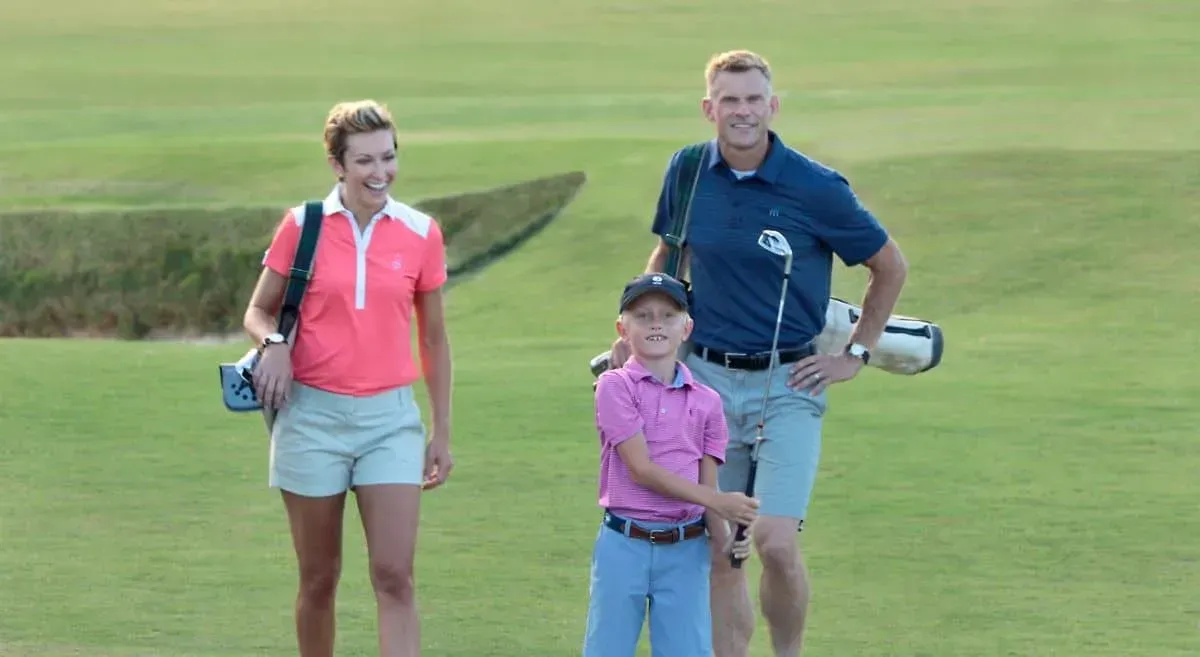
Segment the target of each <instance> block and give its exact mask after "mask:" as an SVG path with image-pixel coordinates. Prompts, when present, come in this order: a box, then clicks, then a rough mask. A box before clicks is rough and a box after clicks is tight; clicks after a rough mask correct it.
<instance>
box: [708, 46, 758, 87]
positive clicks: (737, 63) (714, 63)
mask: <svg viewBox="0 0 1200 657" xmlns="http://www.w3.org/2000/svg"><path fill="white" fill-rule="evenodd" d="M746 71H758V72H760V73H762V74H763V76H765V77H766V78H767V84H770V83H771V65H770V64H768V63H767V60H766V59H765V58H764V57H763V56H762V55H759V54H758V53H754V52H751V51H749V50H729V51H726V52H722V53H717V54H716V55H713V56H712V59H710V60H708V67H707V68H705V70H704V79H705V81H706V82H707V83H708V88H709V89H712V85H713V81H714V80H716V79H717V74H718V73H745V72H746Z"/></svg>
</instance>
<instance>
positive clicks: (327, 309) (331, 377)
mask: <svg viewBox="0 0 1200 657" xmlns="http://www.w3.org/2000/svg"><path fill="white" fill-rule="evenodd" d="M339 189H340V185H339V186H338V187H335V188H334V190H333V192H331V193H330V194H329V196H328V197H326V198H325V207H324V215H325V219H324V223H323V224H322V225H321V236H320V238H319V240H318V241H317V251H316V254H315V255H314V256H313V278H312V280H311V281H309V284H308V289H307V290H306V291H305V294H304V300H303V301H302V302H301V303H300V321H299V325H298V328H297V332H296V341H295V345H294V346H293V347H292V370H293V378H294V379H295V380H296V381H298V382H300V383H303V384H305V385H308V386H312V387H314V388H320V389H321V390H325V391H328V392H334V393H338V394H344V395H356V396H366V395H373V394H376V393H379V392H383V391H385V390H388V389H391V388H396V387H400V386H405V385H409V384H411V383H413V382H414V381H416V380H417V379H419V378H420V369H419V368H418V367H417V363H416V359H415V358H414V357H413V353H412V337H411V336H410V318H411V317H412V313H413V293H414V292H426V291H430V290H435V289H437V288H438V287H440V286H441V285H442V284H443V283H445V282H446V253H445V248H444V245H443V242H442V232H441V229H440V227H439V226H438V224H437V222H436V221H434V219H433V218H432V217H430V216H428V215H426V214H424V213H422V212H419V211H417V210H415V209H413V208H411V207H409V206H407V205H405V204H403V203H400V202H398V201H396V200H394V199H392V198H390V197H389V198H388V200H387V203H386V204H385V205H384V206H383V210H382V211H380V212H379V213H378V214H376V215H375V216H374V217H372V218H371V221H370V223H368V224H367V227H366V229H365V230H360V229H359V227H358V224H357V223H356V222H355V221H354V218H353V217H352V216H351V214H350V211H349V210H347V209H346V208H345V206H343V205H342V202H341V199H340V197H339V194H338V191H339ZM303 222H304V206H299V207H296V208H292V209H291V210H289V211H288V213H287V216H285V217H284V218H283V221H281V222H280V224H279V228H278V229H277V230H276V231H275V237H274V239H273V240H272V241H271V247H270V249H268V250H267V253H266V255H265V256H264V257H263V264H265V265H266V266H267V267H269V268H271V270H272V271H274V272H275V273H277V274H279V275H281V276H285V277H286V276H287V275H288V273H289V272H290V271H291V267H292V258H293V257H294V256H295V253H296V243H297V242H298V241H299V239H300V227H301V225H302V224H303Z"/></svg>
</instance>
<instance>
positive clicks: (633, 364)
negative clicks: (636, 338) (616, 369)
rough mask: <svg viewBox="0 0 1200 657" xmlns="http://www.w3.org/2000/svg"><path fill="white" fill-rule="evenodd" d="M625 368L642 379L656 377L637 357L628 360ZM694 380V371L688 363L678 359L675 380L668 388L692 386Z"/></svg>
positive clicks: (636, 377)
mask: <svg viewBox="0 0 1200 657" xmlns="http://www.w3.org/2000/svg"><path fill="white" fill-rule="evenodd" d="M625 369H627V370H629V371H630V372H631V373H632V374H633V375H634V379H639V380H640V379H654V373H653V372H651V371H650V370H648V369H646V366H645V365H642V363H641V361H639V360H638V359H636V358H632V357H631V358H630V359H629V360H628V361H626V362H625ZM655 380H657V379H655ZM692 382H693V379H692V371H691V370H689V369H688V367H687V365H684V364H683V363H682V362H679V361H676V362H675V380H674V381H672V382H671V383H670V384H668V385H667V387H668V388H682V387H684V386H687V387H691V386H692Z"/></svg>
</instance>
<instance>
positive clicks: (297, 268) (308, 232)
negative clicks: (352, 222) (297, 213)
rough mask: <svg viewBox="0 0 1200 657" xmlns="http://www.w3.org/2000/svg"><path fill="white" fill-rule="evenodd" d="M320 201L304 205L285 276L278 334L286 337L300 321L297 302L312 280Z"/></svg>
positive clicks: (322, 206)
mask: <svg viewBox="0 0 1200 657" xmlns="http://www.w3.org/2000/svg"><path fill="white" fill-rule="evenodd" d="M324 207H325V204H324V202H323V201H308V202H306V203H305V204H304V225H303V226H302V228H301V229H300V240H299V241H298V243H297V244H296V255H295V258H294V259H293V261H292V270H291V273H290V274H289V275H288V281H287V289H286V291H285V292H284V293H283V305H282V307H281V308H280V309H279V333H280V334H282V335H283V336H284V337H290V336H291V332H292V328H294V327H295V325H296V320H297V319H298V318H299V317H300V301H301V300H302V299H303V298H304V292H305V290H306V289H307V288H308V282H309V281H310V280H312V269H313V267H312V262H313V254H315V253H316V250H317V237H318V236H319V235H320V234H321V220H322V219H323V218H324V214H325V211H324Z"/></svg>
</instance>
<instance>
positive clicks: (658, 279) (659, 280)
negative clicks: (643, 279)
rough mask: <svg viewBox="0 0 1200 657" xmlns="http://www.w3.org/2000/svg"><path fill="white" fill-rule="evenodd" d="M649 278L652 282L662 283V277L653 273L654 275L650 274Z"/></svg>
mask: <svg viewBox="0 0 1200 657" xmlns="http://www.w3.org/2000/svg"><path fill="white" fill-rule="evenodd" d="M650 280H651V281H652V282H653V283H654V284H655V285H662V282H663V277H662V276H658V275H655V276H652V277H651V278H650Z"/></svg>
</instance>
